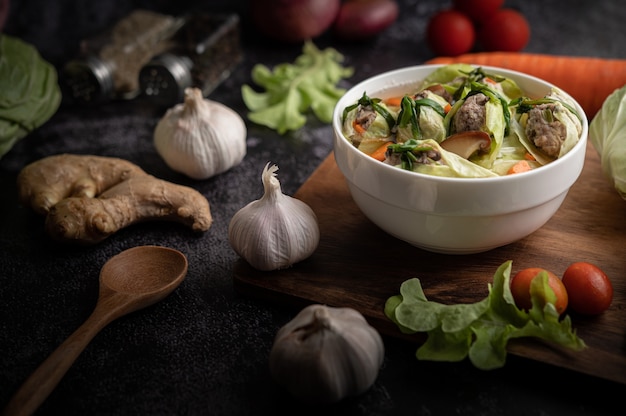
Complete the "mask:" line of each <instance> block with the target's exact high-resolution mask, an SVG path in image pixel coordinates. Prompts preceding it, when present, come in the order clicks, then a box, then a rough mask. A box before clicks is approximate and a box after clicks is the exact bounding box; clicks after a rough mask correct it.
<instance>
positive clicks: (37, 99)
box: [0, 34, 61, 158]
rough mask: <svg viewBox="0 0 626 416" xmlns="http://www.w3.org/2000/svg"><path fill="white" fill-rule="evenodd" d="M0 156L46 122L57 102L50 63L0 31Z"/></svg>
mask: <svg viewBox="0 0 626 416" xmlns="http://www.w3.org/2000/svg"><path fill="white" fill-rule="evenodd" d="M0 91H1V92H0V158H1V157H2V156H4V154H6V153H7V152H8V151H9V150H11V148H12V147H13V145H14V144H15V143H16V142H17V141H18V140H20V139H22V138H23V137H24V136H26V135H27V134H29V133H30V132H32V131H33V130H35V129H36V128H37V127H39V126H41V125H42V124H43V123H45V122H46V121H48V119H49V118H50V117H52V115H53V114H54V113H55V112H56V111H57V109H58V108H59V105H60V103H61V89H60V87H59V84H58V82H57V72H56V69H55V68H54V66H52V65H51V64H50V63H49V62H47V61H46V60H44V59H43V58H42V57H41V55H40V54H39V52H38V51H37V49H36V48H35V47H34V46H32V45H30V44H28V43H26V42H24V41H22V40H20V39H18V38H14V37H11V36H8V35H4V34H0Z"/></svg>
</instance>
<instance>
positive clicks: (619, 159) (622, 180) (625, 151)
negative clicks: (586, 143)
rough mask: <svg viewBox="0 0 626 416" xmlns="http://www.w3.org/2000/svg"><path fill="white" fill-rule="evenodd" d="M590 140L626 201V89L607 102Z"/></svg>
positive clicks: (608, 175)
mask: <svg viewBox="0 0 626 416" xmlns="http://www.w3.org/2000/svg"><path fill="white" fill-rule="evenodd" d="M589 140H590V141H591V143H592V144H593V147H594V148H595V149H596V151H597V152H598V154H599V155H600V162H601V165H602V171H603V173H604V175H606V176H607V177H608V178H609V179H610V180H612V181H613V186H615V190H616V191H617V192H618V193H619V194H620V196H621V197H622V198H623V199H626V85H624V86H623V87H622V88H619V89H616V90H615V91H613V93H612V94H611V95H609V96H608V97H607V98H606V100H604V103H603V104H602V107H601V108H600V110H599V111H598V113H597V114H596V115H595V116H594V118H593V120H591V123H589Z"/></svg>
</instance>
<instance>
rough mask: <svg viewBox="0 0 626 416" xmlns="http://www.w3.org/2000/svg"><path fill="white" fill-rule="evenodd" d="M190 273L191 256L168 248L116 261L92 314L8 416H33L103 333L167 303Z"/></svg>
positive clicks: (141, 249) (129, 253)
mask: <svg viewBox="0 0 626 416" xmlns="http://www.w3.org/2000/svg"><path fill="white" fill-rule="evenodd" d="M187 268H188V263H187V258H186V257H185V255H184V254H182V253H181V252H180V251H178V250H174V249H171V248H167V247H159V246H138V247H133V248H130V249H128V250H125V251H123V252H121V253H119V254H117V255H115V256H113V257H111V258H110V259H109V260H108V261H107V262H106V263H105V264H104V266H103V267H102V269H101V271H100V289H99V295H98V301H97V303H96V307H95V309H94V310H93V312H92V313H91V315H90V316H89V317H88V318H87V320H86V321H85V322H84V323H83V324H82V325H81V326H80V327H79V328H78V329H77V330H76V331H75V332H74V333H73V334H72V335H70V336H69V337H68V338H67V339H66V340H65V341H64V342H63V343H62V344H61V345H59V347H58V348H57V349H56V350H55V351H54V352H53V353H52V354H51V355H50V356H49V357H48V358H47V359H46V360H45V361H44V362H43V363H42V364H41V365H40V366H39V368H37V370H35V372H34V373H33V374H31V375H30V377H29V378H28V379H27V380H26V381H25V382H24V384H22V386H21V387H20V388H19V389H18V391H17V392H16V393H15V395H14V396H13V398H12V399H11V401H9V403H8V405H7V407H6V408H5V409H4V411H3V415H7V416H8V415H30V414H32V413H33V412H34V411H35V410H36V409H37V408H38V407H39V405H41V403H43V401H44V400H45V399H46V398H47V397H48V395H49V394H50V392H52V390H53V389H54V388H55V387H56V385H57V384H58V383H59V381H60V380H61V378H63V376H64V375H65V373H66V372H67V370H68V369H69V368H70V366H71V365H72V364H73V363H74V361H75V360H76V358H78V356H79V355H80V353H81V352H82V351H83V350H84V349H85V347H86V346H87V344H89V342H90V341H91V340H92V339H93V337H94V336H96V334H97V333H98V332H99V331H100V330H101V329H102V328H104V327H105V326H106V325H108V324H109V323H110V322H112V321H113V320H115V319H117V318H119V317H121V316H123V315H126V314H128V313H131V312H134V311H137V310H139V309H142V308H145V307H147V306H150V305H152V304H154V303H156V302H158V301H160V300H162V299H163V298H165V297H166V296H167V295H169V294H170V293H171V292H172V291H174V289H176V288H177V287H178V286H179V285H180V283H181V282H182V281H183V279H184V278H185V276H186V275H187Z"/></svg>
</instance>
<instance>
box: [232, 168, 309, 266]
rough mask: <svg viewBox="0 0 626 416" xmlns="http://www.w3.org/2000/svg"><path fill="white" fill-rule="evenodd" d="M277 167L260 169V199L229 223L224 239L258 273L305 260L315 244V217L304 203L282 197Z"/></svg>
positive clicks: (237, 214)
mask: <svg viewBox="0 0 626 416" xmlns="http://www.w3.org/2000/svg"><path fill="white" fill-rule="evenodd" d="M277 170H278V166H276V165H272V166H270V164H269V163H268V164H267V165H265V168H264V169H263V174H262V176H261V179H262V181H263V188H264V193H263V196H262V197H261V198H260V199H258V200H256V201H252V202H250V203H249V204H248V205H246V206H244V207H243V208H241V209H240V210H239V211H238V212H237V213H235V215H233V218H232V219H231V220H230V224H229V226H228V239H229V242H230V245H231V247H232V248H233V249H234V250H235V252H236V253H237V254H238V255H239V256H241V257H242V258H243V259H245V260H246V261H247V262H248V263H250V265H251V266H252V267H254V268H256V269H258V270H265V271H268V270H277V269H283V268H286V267H289V266H291V265H293V264H295V263H297V262H299V261H301V260H304V259H306V258H308V257H309V256H310V255H311V254H313V252H314V251H315V249H316V248H317V245H318V243H319V239H320V231H319V227H318V224H317V217H316V216H315V213H314V212H313V210H312V209H311V207H309V206H308V205H307V204H306V203H304V202H302V201H300V200H299V199H296V198H293V197H291V196H289V195H285V194H283V193H282V190H281V187H280V182H279V181H278V179H277V178H276V171H277Z"/></svg>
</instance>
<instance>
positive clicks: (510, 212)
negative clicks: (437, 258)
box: [333, 65, 588, 254]
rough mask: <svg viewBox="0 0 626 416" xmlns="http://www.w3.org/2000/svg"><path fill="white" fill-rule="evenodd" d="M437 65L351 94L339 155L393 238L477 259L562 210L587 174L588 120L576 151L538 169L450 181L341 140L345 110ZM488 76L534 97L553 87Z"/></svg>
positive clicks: (407, 84)
mask: <svg viewBox="0 0 626 416" xmlns="http://www.w3.org/2000/svg"><path fill="white" fill-rule="evenodd" d="M439 66H440V65H422V66H414V67H408V68H403V69H398V70H394V71H390V72H386V73H383V74H380V75H377V76H374V77H372V78H369V79H367V80H365V81H363V82H361V83H359V84H358V85H355V86H354V87H352V88H351V89H350V90H349V91H347V92H346V94H345V95H344V96H343V97H342V98H341V99H340V100H339V102H338V103H337V106H336V108H335V112H334V115H333V130H334V133H335V138H334V156H335V159H336V161H337V165H338V167H339V169H340V171H341V172H342V173H343V175H344V176H345V178H346V180H347V182H348V186H349V189H350V192H351V194H352V197H353V198H354V201H355V202H356V204H357V205H358V207H359V208H360V209H361V211H362V212H363V213H364V214H365V216H367V217H368V218H369V219H370V220H371V221H372V222H373V223H374V224H376V225H377V226H378V227H380V228H381V229H383V230H384V231H386V232H387V233H389V234H391V235H393V236H395V237H397V238H399V239H401V240H404V241H406V242H408V243H410V244H412V245H414V246H417V247H419V248H422V249H425V250H428V251H432V252H438V253H449V254H470V253H479V252H483V251H488V250H491V249H494V248H496V247H500V246H504V245H506V244H509V243H512V242H514V241H517V240H520V239H522V238H524V237H526V236H528V235H530V234H531V233H533V232H534V231H536V230H537V229H539V228H540V227H541V226H543V225H544V224H545V223H546V222H547V221H548V220H549V219H550V218H551V217H552V216H553V215H554V213H555V212H556V211H557V210H558V209H559V207H560V206H561V203H562V202H563V200H564V199H565V196H566V195H567V193H568V191H569V189H570V187H571V186H572V185H573V184H574V182H575V181H576V180H577V179H578V177H579V176H580V173H581V171H582V168H583V165H584V161H585V150H586V147H587V146H586V145H587V129H588V121H587V118H586V117H585V113H584V111H583V110H582V108H581V107H580V105H578V103H576V107H575V108H576V110H577V111H578V112H579V113H580V114H581V116H582V118H583V130H582V135H581V138H580V140H579V142H578V143H577V144H576V145H575V147H574V148H573V149H572V150H570V151H569V152H568V153H567V154H566V155H565V156H563V157H561V158H559V159H557V160H555V161H553V162H551V163H549V164H547V165H545V166H542V167H540V168H538V169H535V170H532V171H529V172H524V173H518V174H515V175H508V176H502V177H496V178H447V177H437V176H430V175H426V174H420V173H416V172H410V171H406V170H402V169H399V168H397V167H393V166H390V165H387V164H384V163H382V162H379V161H377V160H375V159H373V158H371V157H370V156H367V155H365V154H364V153H363V152H361V151H359V150H358V149H357V148H355V147H354V146H353V145H352V144H351V143H350V141H349V140H348V139H346V138H345V137H344V136H343V134H342V128H341V116H342V112H343V109H344V108H345V107H346V106H348V105H350V104H353V103H354V102H356V101H357V100H358V99H359V98H361V96H362V95H363V92H367V94H368V95H369V96H370V97H381V98H384V97H386V96H394V95H398V94H403V93H405V92H407V91H410V90H411V89H412V87H416V86H417V84H418V83H419V81H420V80H422V79H423V78H424V77H426V76H427V75H428V74H430V73H431V72H432V71H433V70H435V69H436V68H438V67H439ZM484 69H485V70H486V71H487V72H491V73H498V74H501V75H503V76H505V77H508V78H511V79H513V80H515V81H516V82H517V83H518V85H519V86H520V87H521V88H522V90H523V91H524V92H525V95H527V96H529V97H531V98H538V97H543V96H544V95H545V94H547V93H548V92H549V91H550V89H551V87H552V84H550V83H548V82H545V81H542V80H540V79H538V78H535V77H532V76H529V75H525V74H522V73H519V72H515V71H509V70H505V69H501V68H494V67H484Z"/></svg>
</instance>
